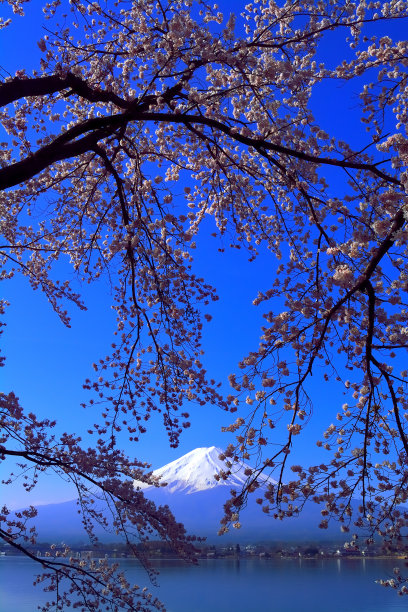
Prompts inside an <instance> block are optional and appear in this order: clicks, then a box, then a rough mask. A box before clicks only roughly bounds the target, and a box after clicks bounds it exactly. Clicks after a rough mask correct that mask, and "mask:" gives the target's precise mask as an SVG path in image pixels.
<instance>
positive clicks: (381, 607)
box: [0, 557, 408, 612]
mask: <svg viewBox="0 0 408 612" xmlns="http://www.w3.org/2000/svg"><path fill="white" fill-rule="evenodd" d="M403 563H404V562H403V561H399V560H383V559H319V560H314V559H295V558H293V559H258V558H246V559H245V558H244V559H236V560H235V559H208V560H201V561H200V565H199V566H198V567H197V566H189V565H185V564H183V563H181V562H179V561H176V560H174V561H171V560H163V561H160V562H155V566H156V567H157V568H158V569H159V571H160V575H159V578H158V580H159V583H160V586H159V587H158V588H156V587H152V586H151V585H149V584H148V578H147V576H146V573H145V572H144V570H143V569H142V568H141V567H140V565H139V564H138V562H137V561H135V560H132V559H124V560H121V561H120V564H121V567H122V569H124V570H125V572H126V575H127V577H128V579H129V580H130V581H133V582H135V583H137V584H139V585H141V586H148V587H149V590H150V591H152V592H153V593H154V594H155V595H156V596H158V597H159V598H160V599H161V601H162V602H163V603H164V604H165V605H166V606H167V610H168V612H258V611H260V610H265V611H269V610H270V611H271V612H272V611H273V612H297V611H302V612H402V610H404V611H405V612H407V610H408V597H403V598H401V597H398V595H397V594H396V592H395V591H392V590H390V589H386V588H384V587H381V586H379V585H377V584H376V583H375V580H376V579H379V578H385V577H390V576H391V574H392V569H393V567H395V566H396V565H398V564H399V565H400V567H401V569H403ZM36 569H37V568H36V565H35V564H34V563H33V562H32V561H30V560H29V559H25V558H24V557H3V558H0V612H34V611H35V610H36V609H37V605H38V604H39V603H41V602H44V601H45V600H46V597H45V596H44V594H43V593H42V591H41V589H40V588H39V587H33V586H32V579H33V576H34V574H35V573H36V572H35V570H36ZM405 569H407V571H408V568H405Z"/></svg>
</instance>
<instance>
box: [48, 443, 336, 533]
mask: <svg viewBox="0 0 408 612" xmlns="http://www.w3.org/2000/svg"><path fill="white" fill-rule="evenodd" d="M221 454H222V451H221V449H219V448H216V447H215V446H211V447H209V448H196V449H195V450H193V451H191V452H189V453H187V454H186V455H183V456H182V457H180V458H179V459H176V460H175V461H172V462H171V463H168V464H167V465H164V466H163V467H161V468H159V469H157V470H155V471H154V472H153V474H154V476H157V477H159V482H160V483H167V485H166V486H159V487H156V486H153V485H146V484H144V483H141V482H139V481H135V483H134V484H135V486H137V487H140V488H141V489H143V492H144V494H145V495H146V497H148V498H149V499H151V500H152V501H153V502H155V503H156V504H157V505H168V506H169V507H170V509H171V511H172V512H173V514H174V516H175V517H176V519H177V520H178V521H180V522H181V523H183V524H184V526H185V527H186V529H187V531H188V532H189V533H191V534H195V535H198V536H205V537H207V539H208V541H209V542H215V541H218V542H220V540H219V537H218V535H217V533H218V531H219V529H220V526H221V525H220V520H221V518H222V516H223V505H224V504H225V502H226V501H227V499H228V498H229V497H230V490H231V489H232V488H233V489H236V490H237V491H239V490H240V489H241V487H242V485H243V484H244V483H245V482H246V481H247V478H248V474H250V470H251V468H250V467H249V466H248V465H246V464H245V463H236V464H234V465H233V467H232V468H231V474H230V475H229V476H228V478H227V479H226V480H224V479H222V478H221V479H219V480H217V479H215V478H214V476H215V475H216V474H219V473H220V472H221V471H223V472H226V471H227V470H228V468H227V466H226V465H225V462H224V461H222V460H221V459H220V458H219V457H220V455H221ZM258 481H261V482H260V488H261V489H262V488H263V484H264V485H267V484H268V483H272V482H274V481H273V480H272V479H268V477H267V476H261V477H260V478H258ZM262 482H263V484H262ZM260 493H261V491H260ZM261 496H262V495H259V497H261ZM256 497H258V496H257V495H250V496H249V498H248V500H247V504H246V507H245V508H244V509H243V510H242V512H240V523H241V525H242V528H241V529H239V530H236V529H231V531H230V532H229V533H228V534H226V535H224V536H223V540H224V541H226V540H227V541H228V540H229V541H235V542H245V541H248V542H249V541H252V542H255V541H259V540H269V541H277V540H279V541H288V540H292V541H293V540H298V541H302V540H309V539H322V538H336V537H337V538H338V537H339V531H338V526H335V525H333V526H330V528H329V529H328V530H325V532H322V531H321V530H319V529H318V528H317V525H318V524H319V523H320V521H321V515H320V507H319V506H317V505H315V504H312V503H309V504H306V506H305V508H304V509H303V511H302V513H301V515H300V516H299V517H293V518H291V519H288V520H286V521H276V520H274V519H273V517H271V516H268V515H266V514H265V513H264V512H262V510H261V508H260V507H259V505H258V504H257V503H256ZM36 524H37V526H38V528H39V529H38V531H39V534H40V540H46V539H51V540H52V539H54V540H55V539H56V538H57V539H64V541H69V542H72V541H78V540H80V539H83V538H84V532H83V530H82V527H81V521H80V517H79V515H78V513H77V505H76V501H75V500H73V501H71V502H65V503H63V504H52V505H51V504H49V505H47V506H40V507H39V508H38V517H37V520H36ZM98 535H100V537H101V539H102V540H106V541H112V539H113V540H115V538H116V536H115V534H114V533H112V534H109V533H106V532H101V533H99V532H98Z"/></svg>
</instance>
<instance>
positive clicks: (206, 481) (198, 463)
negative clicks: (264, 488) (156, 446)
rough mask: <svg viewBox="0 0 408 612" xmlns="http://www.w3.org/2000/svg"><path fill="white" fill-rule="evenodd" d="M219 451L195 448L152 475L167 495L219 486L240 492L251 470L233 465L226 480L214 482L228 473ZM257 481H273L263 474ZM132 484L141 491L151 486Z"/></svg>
mask: <svg viewBox="0 0 408 612" xmlns="http://www.w3.org/2000/svg"><path fill="white" fill-rule="evenodd" d="M222 452H223V451H222V450H221V449H220V448H217V447H216V446H210V447H209V448H196V449H194V450H192V451H191V452H189V453H187V454H186V455H183V456H182V457H180V458H179V459H176V460H175V461H172V462H171V463H168V464H167V465H164V466H163V467H161V468H159V469H157V470H155V471H154V472H153V475H154V476H156V477H160V482H161V483H167V486H166V487H165V490H166V492H168V493H184V494H190V493H197V492H198V491H205V490H207V489H213V488H215V487H219V486H228V487H229V488H231V487H233V488H237V489H240V488H241V487H242V486H243V485H244V484H245V483H246V482H247V480H248V475H249V474H250V473H251V468H250V466H249V465H247V464H245V463H235V464H234V465H233V467H232V469H231V474H230V475H229V476H228V478H227V479H226V480H224V479H220V480H216V478H215V475H216V474H219V473H220V472H227V471H228V468H227V466H226V465H225V462H224V461H222V460H221V459H220V458H219V456H220V455H221V454H222ZM259 480H260V481H261V482H264V483H266V482H274V481H272V480H271V479H268V478H267V477H266V476H263V475H261V476H260V477H259ZM135 485H136V486H140V488H142V489H151V488H152V485H145V484H143V483H140V482H138V481H136V482H135Z"/></svg>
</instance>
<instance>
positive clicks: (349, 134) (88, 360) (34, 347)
mask: <svg viewBox="0 0 408 612" xmlns="http://www.w3.org/2000/svg"><path fill="white" fill-rule="evenodd" d="M220 4H222V3H220ZM40 5H41V3H40V2H37V1H36V2H34V3H29V5H28V7H27V14H28V16H27V18H25V19H16V22H15V26H13V27H12V28H10V29H9V30H6V31H5V32H4V33H2V37H3V44H2V47H1V49H0V66H2V67H3V68H5V69H6V70H7V71H8V72H9V73H14V71H15V70H16V69H17V68H22V67H25V68H27V69H30V68H32V67H33V66H34V65H35V63H36V62H37V61H38V59H39V55H40V53H39V50H38V47H37V45H36V41H37V40H38V39H39V38H40V37H41V31H40V30H38V31H36V28H35V26H36V24H38V23H39V18H40V15H41V12H40V10H39V9H40ZM224 5H225V3H224ZM226 5H227V6H231V7H232V6H233V7H234V8H235V7H236V3H226ZM226 12H228V9H227V10H226ZM22 41H24V45H23V44H22ZM10 49H13V53H10ZM344 49H345V47H343V49H342V48H341V47H339V46H336V47H335V48H334V47H333V45H331V47H330V48H329V47H328V48H327V49H326V50H325V51H324V52H326V53H327V54H328V57H329V58H331V59H332V60H333V61H337V60H338V59H340V57H336V56H335V55H334V53H336V54H339V53H340V52H341V51H343V50H344ZM28 57H29V58H30V61H29V63H27V58H28ZM0 74H4V71H2V72H1V73H0ZM349 94H350V84H348V83H346V84H338V86H336V88H331V89H328V88H325V87H324V86H321V88H320V89H319V90H317V93H316V95H315V96H314V98H313V106H314V109H315V111H316V115H317V116H318V117H319V119H320V123H321V126H322V128H323V129H326V131H328V132H331V133H332V134H334V135H336V136H337V137H339V138H342V139H344V140H347V139H349V140H350V141H351V144H352V145H356V146H358V144H359V143H360V142H365V140H364V138H365V136H364V135H365V128H364V126H362V125H361V124H360V123H359V122H358V120H357V114H356V113H355V109H354V108H353V106H354V105H357V98H355V99H354V102H353V101H352V100H353V98H350V95H349ZM345 99H347V100H348V102H347V104H348V106H347V105H346V106H345V105H344V100H345ZM350 100H351V102H350ZM211 223H213V222H212V221H211V220H209V221H208V222H206V224H205V227H204V232H203V235H202V236H201V237H200V238H199V239H198V248H197V253H196V262H195V271H196V273H197V274H198V275H199V276H203V277H204V278H205V279H206V281H208V282H210V283H211V284H213V285H214V286H215V287H216V288H217V291H218V294H219V297H220V300H219V301H218V302H217V303H215V304H213V305H211V307H210V312H211V313H212V314H213V317H214V318H213V320H212V321H211V322H210V323H209V324H207V325H206V327H205V332H204V349H205V352H206V356H205V358H204V364H205V366H206V367H207V369H208V371H209V374H210V376H211V377H214V378H216V379H218V380H220V381H224V382H225V381H226V379H227V376H228V374H229V373H231V372H234V371H235V372H236V371H237V367H236V364H237V362H238V361H239V360H240V359H241V358H242V357H243V356H244V355H245V354H246V353H247V352H248V351H249V350H251V349H255V348H256V347H257V344H258V336H259V328H260V325H261V324H262V316H261V314H262V311H261V310H260V308H259V307H258V308H256V307H255V306H253V305H252V300H253V299H254V298H255V297H256V294H257V292H258V290H262V289H267V288H268V287H269V286H270V285H271V284H272V281H273V263H274V262H273V259H272V258H271V256H269V257H268V258H266V257H265V258H264V257H260V258H259V259H258V260H256V261H255V262H254V263H248V261H247V255H246V253H245V252H239V251H236V250H235V249H234V250H230V249H228V248H226V250H225V252H224V253H222V254H221V253H219V252H218V251H217V248H218V247H219V246H220V244H219V242H218V240H217V239H214V238H212V237H211V236H210V234H211V231H213V230H212V227H211ZM223 246H224V245H223ZM225 246H226V247H228V245H227V244H226V245H225ZM62 272H63V273H64V274H65V273H66V270H65V269H64V270H62ZM70 277H73V274H72V272H70V271H69V272H68V278H70ZM3 285H4V286H3V290H2V295H3V297H5V298H6V299H7V300H8V301H9V302H10V303H11V306H10V307H9V309H8V310H7V313H6V323H7V327H6V328H5V332H4V336H3V354H4V355H5V356H6V358H7V361H6V366H5V367H4V368H3V369H2V370H0V376H1V389H2V390H4V391H10V390H13V391H14V392H15V393H16V395H17V396H19V397H20V400H21V403H22V405H23V406H24V408H25V409H26V410H27V411H30V410H32V411H33V412H35V413H36V414H38V416H40V417H50V418H55V419H57V421H58V430H59V431H73V432H75V433H82V431H83V430H85V429H86V428H87V427H86V426H87V425H92V423H93V422H94V421H95V415H94V414H92V410H91V409H87V410H84V409H82V408H81V407H80V403H81V402H82V401H86V400H87V399H88V394H87V392H86V391H83V389H82V383H83V381H84V380H85V378H87V377H88V376H90V375H91V374H92V372H93V370H92V368H91V365H92V362H94V361H95V360H97V359H99V358H100V357H104V356H105V354H107V353H108V352H109V347H110V344H111V342H112V341H113V332H114V330H115V318H114V313H113V311H112V310H111V308H110V305H111V302H112V300H111V296H110V288H109V285H108V284H107V282H106V280H104V279H102V280H101V281H100V283H98V284H95V285H94V286H92V287H89V286H86V287H84V288H83V290H84V296H85V300H86V304H87V307H88V310H87V311H86V312H84V311H79V310H77V309H75V308H72V307H71V308H70V314H71V317H72V326H71V329H67V328H65V327H64V326H63V325H62V323H61V322H60V321H59V319H58V317H57V316H56V315H55V314H54V313H53V311H52V309H51V307H50V305H49V304H48V303H47V301H46V298H45V296H44V295H42V294H41V293H40V292H33V291H32V289H31V288H30V286H29V284H28V282H27V281H26V279H23V278H15V279H13V280H11V281H7V282H4V283H3ZM224 389H225V391H226V392H228V391H229V388H228V383H227V382H225V384H224ZM309 390H310V392H311V394H312V396H313V399H314V401H315V404H314V420H313V422H312V423H311V424H310V426H309V427H308V429H307V432H306V435H305V436H304V438H303V439H302V440H300V441H299V442H300V443H299V450H298V451H297V453H298V459H300V460H301V459H302V458H306V457H307V459H308V460H311V458H312V457H313V456H314V457H315V458H316V460H317V461H319V456H320V460H321V459H322V458H323V456H324V455H322V454H321V452H319V451H318V449H317V448H316V446H315V441H316V439H317V438H318V437H320V434H321V433H322V431H323V429H325V426H327V425H328V424H329V423H330V422H331V421H332V420H333V419H334V418H335V413H336V407H337V406H339V405H341V404H342V403H343V401H344V400H343V397H342V389H341V387H339V386H338V385H337V384H335V383H326V384H323V383H322V381H321V380H320V379H319V375H318V373H317V374H316V375H315V376H314V377H313V379H312V382H311V386H310V387H309ZM334 404H335V405H336V406H335V407H333V405H334ZM94 410H95V409H94ZM190 412H191V423H192V427H191V428H190V429H188V430H186V431H185V432H184V434H183V435H182V438H181V444H180V447H179V448H178V449H176V450H174V449H170V447H169V444H168V442H167V438H166V435H165V433H164V430H163V428H162V426H161V423H160V421H159V417H157V416H156V417H155V418H153V419H152V421H151V423H150V427H149V429H148V432H147V433H146V434H145V437H144V438H142V439H141V441H140V442H139V443H137V444H132V445H131V444H130V443H127V445H126V450H127V452H128V454H129V455H131V456H136V457H138V458H139V459H142V460H145V461H150V462H151V463H152V464H153V467H159V466H161V465H163V464H164V463H167V462H169V461H172V460H173V459H175V458H177V457H179V456H180V455H182V454H184V453H186V452H189V451H190V450H192V449H193V448H195V447H199V446H211V445H217V446H220V447H223V446H224V447H225V446H226V445H227V444H228V443H229V442H230V441H232V439H231V438H230V437H229V436H228V435H226V434H223V433H221V427H222V426H225V425H228V424H229V422H230V420H231V416H230V415H228V414H226V413H223V412H222V411H221V410H219V409H217V408H215V407H213V406H211V405H207V406H205V407H203V408H197V407H194V406H191V407H190ZM323 453H324V451H323ZM293 462H295V457H294V461H293ZM70 498H72V491H71V490H69V489H67V488H66V487H65V484H64V483H62V482H60V481H59V480H56V479H54V478H50V479H47V480H44V483H43V484H40V485H39V486H38V488H37V489H36V490H35V491H34V492H32V493H31V494H30V496H29V497H27V496H24V495H23V493H22V491H21V487H19V486H17V484H16V485H14V486H13V487H7V491H5V494H2V499H3V500H4V501H7V502H9V503H10V504H11V505H13V506H14V507H18V506H21V505H22V504H23V503H26V502H27V501H28V502H29V503H39V502H43V503H44V502H51V501H61V500H65V499H70Z"/></svg>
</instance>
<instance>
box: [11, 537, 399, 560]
mask: <svg viewBox="0 0 408 612" xmlns="http://www.w3.org/2000/svg"><path fill="white" fill-rule="evenodd" d="M136 548H137V549H138V550H139V551H140V552H141V553H142V552H143V553H144V554H145V555H146V556H147V557H148V558H149V559H168V560H170V559H179V558H178V557H177V555H176V553H175V552H174V550H172V548H171V547H170V546H169V545H168V544H167V543H166V542H160V541H151V542H147V543H145V544H138V545H137V546H136ZM64 549H65V543H61V544H50V543H49V542H42V543H37V544H36V545H35V546H32V547H27V550H28V551H29V552H30V553H31V554H33V555H35V556H37V557H46V556H49V555H50V554H51V556H54V555H55V554H56V553H57V552H58V551H59V550H61V551H63V550H64ZM70 549H71V551H72V555H73V556H76V557H77V558H87V559H90V558H95V559H98V558H103V557H107V558H114V559H115V558H117V559H119V558H129V559H131V558H134V557H135V554H134V553H133V551H132V550H131V548H130V547H129V546H128V545H126V544H123V543H121V542H117V543H106V544H104V543H102V542H100V543H99V544H98V545H97V546H94V547H92V548H91V547H90V545H89V543H87V544H86V543H85V544H76V545H72V546H70ZM195 549H196V550H195V553H194V556H195V558H196V559H197V560H199V559H209V558H212V559H228V558H230V559H231V558H232V559H234V558H235V559H236V558H251V557H252V558H256V557H259V558H298V557H301V558H304V559H330V558H354V559H359V558H360V559H367V558H382V559H407V560H408V546H405V547H401V546H400V547H385V546H384V545H383V544H381V543H378V542H374V543H373V544H371V545H368V546H367V545H365V546H361V547H360V548H351V547H345V545H344V540H343V541H339V540H333V541H324V542H318V541H313V540H310V541H305V542H298V543H294V542H269V543H267V542H262V543H254V544H247V543H245V544H239V543H237V544H227V545H215V544H205V543H201V544H197V545H196V546H195ZM0 554H1V555H2V556H21V555H23V553H21V552H20V551H18V550H17V549H15V548H13V547H12V546H10V545H7V544H1V545H0Z"/></svg>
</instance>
